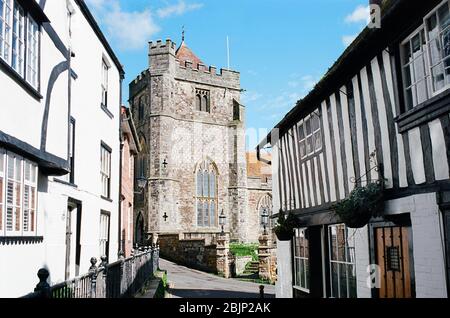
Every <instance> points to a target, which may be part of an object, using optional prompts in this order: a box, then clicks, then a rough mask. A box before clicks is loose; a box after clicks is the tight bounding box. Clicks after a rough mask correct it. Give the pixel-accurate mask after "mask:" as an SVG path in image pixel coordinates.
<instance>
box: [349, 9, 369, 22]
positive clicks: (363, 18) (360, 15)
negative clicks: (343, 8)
mask: <svg viewBox="0 0 450 318" xmlns="http://www.w3.org/2000/svg"><path fill="white" fill-rule="evenodd" d="M369 21H370V7H369V6H362V5H360V6H358V7H356V9H355V10H353V12H352V13H351V14H349V15H348V16H346V17H345V22H347V23H361V22H364V23H369Z"/></svg>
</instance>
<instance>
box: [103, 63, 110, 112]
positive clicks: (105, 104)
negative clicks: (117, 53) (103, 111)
mask: <svg viewBox="0 0 450 318" xmlns="http://www.w3.org/2000/svg"><path fill="white" fill-rule="evenodd" d="M110 67H111V66H110V64H109V63H108V60H107V59H106V57H104V56H103V58H102V73H101V74H102V75H101V76H102V81H101V89H102V102H101V105H102V106H103V107H105V108H108V86H109V85H108V83H109V74H108V73H109V69H110Z"/></svg>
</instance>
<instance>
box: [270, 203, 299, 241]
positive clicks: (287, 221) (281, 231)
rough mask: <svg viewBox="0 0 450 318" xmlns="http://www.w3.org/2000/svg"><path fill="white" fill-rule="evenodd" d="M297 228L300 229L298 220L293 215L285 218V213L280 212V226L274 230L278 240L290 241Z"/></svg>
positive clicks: (290, 214)
mask: <svg viewBox="0 0 450 318" xmlns="http://www.w3.org/2000/svg"><path fill="white" fill-rule="evenodd" d="M296 227H298V220H297V218H296V217H295V216H294V215H293V214H292V213H289V214H288V215H287V216H285V214H284V212H283V211H282V210H280V213H279V215H278V224H277V225H276V226H275V227H274V229H273V231H274V232H275V235H276V236H277V238H278V240H280V241H290V240H291V239H292V237H293V236H294V230H295V228H296Z"/></svg>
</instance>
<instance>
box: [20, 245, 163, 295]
mask: <svg viewBox="0 0 450 318" xmlns="http://www.w3.org/2000/svg"><path fill="white" fill-rule="evenodd" d="M96 264H97V259H96V258H92V259H91V267H90V269H89V273H87V274H85V275H83V276H80V277H77V278H74V279H70V280H67V281H65V282H62V283H59V284H56V285H54V286H50V285H49V284H48V283H47V279H48V277H49V276H50V273H49V272H48V270H46V269H40V270H39V272H38V277H39V280H40V282H39V284H37V286H36V288H35V290H34V292H33V293H30V294H28V295H26V296H24V297H22V298H123V297H133V296H134V295H136V294H137V293H138V292H139V291H140V290H141V289H142V287H143V286H144V284H145V283H146V282H147V281H148V280H149V279H150V278H152V277H153V276H154V274H155V273H156V271H157V270H158V267H159V247H157V246H155V247H145V248H140V249H139V250H137V251H136V252H135V254H134V255H133V256H132V257H130V258H127V259H123V260H119V261H117V262H114V263H111V264H108V263H107V261H106V257H102V262H101V263H100V265H99V266H98V267H97V266H96Z"/></svg>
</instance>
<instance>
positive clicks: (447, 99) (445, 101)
mask: <svg viewBox="0 0 450 318" xmlns="http://www.w3.org/2000/svg"><path fill="white" fill-rule="evenodd" d="M448 112H450V88H449V89H447V90H445V91H444V92H442V93H440V94H438V95H436V96H434V97H432V98H430V99H429V100H427V101H425V102H424V103H422V104H420V105H417V106H416V107H414V108H413V109H411V110H409V111H407V112H406V113H404V114H401V115H400V116H398V117H397V118H395V121H396V122H397V124H398V130H399V132H400V133H405V132H407V131H408V130H411V129H413V128H416V127H418V126H420V125H422V124H424V123H427V122H430V121H432V120H434V119H436V118H439V117H440V116H442V115H444V114H446V113H448Z"/></svg>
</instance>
